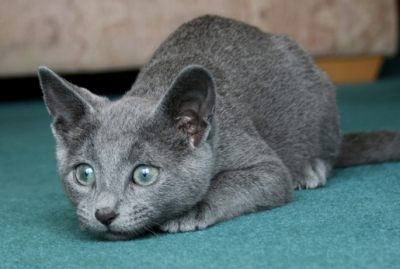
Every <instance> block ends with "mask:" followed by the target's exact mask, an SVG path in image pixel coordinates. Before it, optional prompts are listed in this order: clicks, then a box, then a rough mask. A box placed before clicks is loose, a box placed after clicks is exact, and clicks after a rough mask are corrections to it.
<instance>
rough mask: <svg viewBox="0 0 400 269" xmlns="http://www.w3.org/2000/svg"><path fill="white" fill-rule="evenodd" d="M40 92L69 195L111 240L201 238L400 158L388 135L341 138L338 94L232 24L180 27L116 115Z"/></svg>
mask: <svg viewBox="0 0 400 269" xmlns="http://www.w3.org/2000/svg"><path fill="white" fill-rule="evenodd" d="M39 78H40V84H41V87H42V89H43V93H44V100H45V103H46V105H47V107H48V110H49V112H50V114H51V115H52V116H53V117H54V121H53V124H52V130H53V133H54V136H55V138H56V142H57V159H58V165H59V172H60V176H61V179H62V182H63V185H64V187H65V191H66V193H67V195H68V197H69V198H70V199H71V201H72V202H73V203H74V204H75V205H76V208H77V215H78V218H79V222H80V224H81V227H82V228H83V229H85V230H88V231H89V232H91V233H94V234H96V235H99V236H102V237H105V238H109V239H128V238H132V237H134V236H136V235H138V234H140V233H143V232H145V231H146V230H149V229H152V228H159V229H161V230H162V231H168V232H179V231H192V230H197V229H204V228H206V227H208V226H210V225H213V224H215V223H217V222H220V221H224V220H228V219H231V218H233V217H236V216H239V215H243V214H246V213H250V212H255V211H258V210H263V209H269V208H274V207H277V206H281V205H283V204H285V203H287V202H289V201H290V199H291V195H292V192H293V190H294V189H296V188H298V189H301V188H316V187H319V186H323V185H325V184H326V180H327V177H328V175H329V173H330V171H331V169H332V167H333V166H348V165H355V164H361V163H366V162H381V161H388V160H396V159H399V157H400V154H399V151H398V150H397V149H398V148H400V136H399V135H398V133H395V132H376V133H365V134H363V133H360V134H351V135H345V136H342V135H341V132H340V129H339V119H338V112H337V107H336V103H335V91H334V87H333V86H332V84H331V82H330V81H329V79H328V78H327V77H326V75H325V74H324V73H323V72H321V71H320V70H319V69H318V68H317V67H316V66H315V64H314V63H313V61H312V58H311V57H310V56H309V55H308V54H307V53H306V52H305V51H304V50H303V49H302V48H301V47H299V45H298V44H296V43H295V42H294V41H293V40H291V39H290V38H288V37H286V36H281V35H273V34H268V33H264V32H261V31H260V30H259V29H257V28H255V27H252V26H250V25H247V24H244V23H241V22H238V21H234V20H231V19H226V18H221V17H216V16H203V17H199V18H197V19H194V20H192V21H190V22H188V23H186V24H184V25H182V26H181V27H179V28H178V29H177V30H176V31H175V32H174V33H172V34H171V35H170V36H169V37H168V38H167V40H166V41H165V42H164V43H163V44H162V45H161V46H160V47H159V48H158V50H157V51H156V52H155V54H154V55H153V57H152V58H151V60H150V61H149V63H148V64H147V65H146V66H144V67H143V69H142V71H141V73H140V74H139V76H138V78H137V80H136V82H135V84H134V85H133V86H132V88H131V90H130V91H129V92H127V93H126V94H125V95H124V96H123V97H122V98H121V99H119V100H117V101H110V100H109V99H107V98H105V97H99V96H96V95H94V94H92V93H90V92H89V91H88V90H86V89H84V88H81V87H78V86H75V85H73V84H71V83H69V82H67V81H65V80H64V79H62V78H61V77H59V76H58V75H56V74H55V73H54V72H52V71H51V70H50V69H48V68H46V67H40V68H39Z"/></svg>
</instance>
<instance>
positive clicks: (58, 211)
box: [0, 80, 400, 269]
mask: <svg viewBox="0 0 400 269" xmlns="http://www.w3.org/2000/svg"><path fill="white" fill-rule="evenodd" d="M338 101H339V105H340V110H341V114H342V126H343V128H344V130H345V132H349V131H361V130H376V129H398V130H400V80H387V81H381V82H378V83H374V84H358V85H350V86H342V87H339V89H338ZM49 124H50V117H49V116H48V114H47V111H46V110H45V107H44V105H43V103H42V102H40V101H30V102H20V103H2V104H0V184H1V187H0V199H1V200H0V212H1V218H0V227H1V231H0V261H1V262H0V268H63V269H66V268H118V269H122V268H201V269H203V268H308V269H312V268H400V163H385V164H379V165H365V166H359V167H354V168H347V169H341V170H336V171H335V172H334V175H333V176H332V178H331V179H330V180H329V181H328V184H327V186H326V187H324V188H320V189H316V190H302V191H296V192H295V196H294V200H293V202H292V203H290V204H288V205H286V206H284V207H281V208H277V209H274V210H270V211H264V212H259V213H256V214H251V215H247V216H242V217H239V218H236V219H234V220H231V221H227V222H224V223H221V224H218V225H215V226H214V227H211V228H209V229H206V230H204V231H198V232H190V233H181V234H158V235H153V236H147V237H143V238H139V239H136V240H132V241H122V242H121V241H119V242H112V241H111V242H110V241H100V240H96V239H94V238H92V237H91V236H89V235H87V234H86V233H83V232H81V231H80V230H79V226H78V223H77V220H76V218H75V213H74V210H73V208H72V206H71V205H70V204H69V202H68V201H67V199H66V197H65V196H64V193H63V192H62V188H61V184H60V182H59V179H58V176H57V171H56V162H55V155H54V140H53V138H52V136H51V132H50V128H49Z"/></svg>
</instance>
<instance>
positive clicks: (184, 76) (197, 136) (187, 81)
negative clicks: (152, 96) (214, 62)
mask: <svg viewBox="0 0 400 269" xmlns="http://www.w3.org/2000/svg"><path fill="white" fill-rule="evenodd" d="M214 105H215V85H214V80H213V78H212V76H211V74H210V73H209V71H208V70H207V69H205V68H204V67H202V66H198V65H191V66H188V67H186V68H185V69H183V70H182V71H181V72H180V73H179V75H178V76H177V77H176V79H175V80H174V82H173V83H172V85H171V87H170V89H169V90H168V92H167V93H166V95H165V96H164V98H163V100H162V107H163V109H164V111H166V112H167V114H168V117H169V118H170V119H172V120H173V122H174V124H175V127H176V128H177V129H178V130H179V131H182V132H184V133H185V135H186V136H187V138H188V139H189V142H190V144H191V145H192V146H193V147H196V146H198V145H199V144H200V143H201V141H202V140H204V139H206V138H207V135H208V132H209V131H210V128H211V120H212V115H213V111H214Z"/></svg>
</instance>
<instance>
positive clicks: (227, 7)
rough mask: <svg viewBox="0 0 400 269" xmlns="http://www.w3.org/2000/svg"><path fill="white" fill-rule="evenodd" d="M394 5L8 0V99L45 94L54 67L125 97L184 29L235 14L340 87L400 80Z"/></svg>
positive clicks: (2, 80)
mask: <svg viewBox="0 0 400 269" xmlns="http://www.w3.org/2000/svg"><path fill="white" fill-rule="evenodd" d="M398 6H399V5H398V1H396V0H379V1H377V0H351V1H347V0H302V1H292V0H247V1H244V0H203V1H195V0H170V1H162V0H149V1H139V0H113V1H108V0H35V1H29V0H0V99H1V100H15V99H32V98H40V97H41V92H40V89H39V86H38V81H37V78H36V69H37V67H38V66H39V65H47V66H49V67H50V68H52V69H53V70H55V71H57V72H59V73H61V74H62V75H64V76H66V78H67V79H69V80H70V81H71V82H73V83H76V84H78V85H80V86H84V87H87V88H89V89H90V90H92V91H94V92H96V93H100V94H120V93H123V92H125V91H127V90H128V89H129V87H130V85H131V84H132V83H133V81H134V79H135V76H136V75H137V72H138V70H139V69H140V68H141V66H143V64H145V63H146V61H147V60H148V59H149V57H150V56H151V54H152V52H153V51H154V50H155V49H156V48H157V47H158V46H159V44H160V43H161V42H162V40H163V39H165V38H166V37H167V35H168V34H169V33H171V32H172V31H173V30H174V29H176V28H177V27H178V26H179V25H180V24H182V23H184V22H186V21H188V20H190V19H192V18H194V17H196V16H199V15H203V14H218V15H222V16H226V17H231V18H235V19H238V20H241V21H244V22H247V23H250V24H252V25H255V26H257V27H259V28H260V29H262V30H264V31H268V32H273V33H283V34H287V35H290V36H292V37H293V38H294V39H296V40H297V41H298V42H299V43H300V44H301V45H302V46H303V47H304V48H305V49H306V50H307V51H309V52H310V53H311V54H312V55H313V56H314V57H315V60H316V62H317V64H318V65H320V66H321V68H323V69H324V70H325V71H326V72H327V73H328V74H329V76H330V77H331V79H332V80H333V81H334V82H335V83H337V84H342V83H357V82H368V81H374V80H376V79H384V78H387V77H393V76H399V77H400V68H399V67H400V60H399V56H398V52H397V44H398V32H399V27H398V25H399V23H398V14H399V12H398Z"/></svg>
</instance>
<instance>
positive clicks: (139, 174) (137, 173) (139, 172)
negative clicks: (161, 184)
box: [133, 165, 158, 186]
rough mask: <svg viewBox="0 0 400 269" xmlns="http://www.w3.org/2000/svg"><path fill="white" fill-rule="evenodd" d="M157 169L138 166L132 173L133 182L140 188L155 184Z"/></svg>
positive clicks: (148, 166)
mask: <svg viewBox="0 0 400 269" xmlns="http://www.w3.org/2000/svg"><path fill="white" fill-rule="evenodd" d="M157 177H158V168H156V167H154V166H150V165H139V166H138V167H136V168H135V170H134V171H133V182H135V183H136V184H137V185H140V186H149V185H151V184H153V183H154V182H156V180H157Z"/></svg>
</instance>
